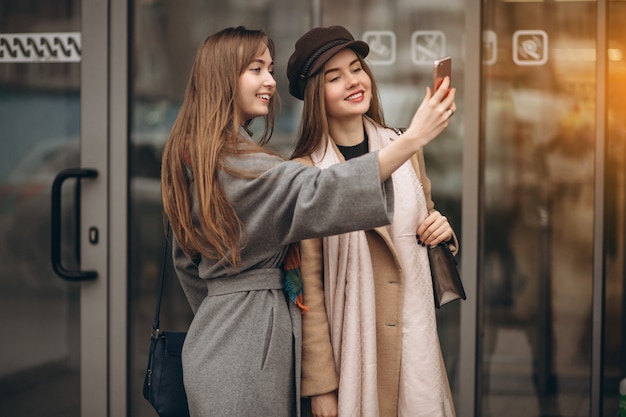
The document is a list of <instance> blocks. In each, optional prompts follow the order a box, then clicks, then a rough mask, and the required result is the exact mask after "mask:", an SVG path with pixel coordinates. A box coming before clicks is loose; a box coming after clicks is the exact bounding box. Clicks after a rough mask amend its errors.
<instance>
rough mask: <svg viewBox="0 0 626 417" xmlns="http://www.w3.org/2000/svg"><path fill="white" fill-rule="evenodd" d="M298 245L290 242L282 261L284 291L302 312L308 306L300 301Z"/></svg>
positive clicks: (300, 283) (300, 278)
mask: <svg viewBox="0 0 626 417" xmlns="http://www.w3.org/2000/svg"><path fill="white" fill-rule="evenodd" d="M300 265H301V262H300V245H299V244H298V243H292V244H291V245H289V249H288V250H287V255H285V260H284V261H283V270H284V271H285V292H286V293H287V296H288V297H289V299H290V300H291V301H293V302H294V303H295V304H296V305H297V306H298V307H300V310H302V313H304V312H306V311H309V308H308V307H307V306H305V305H304V304H303V303H302V275H301V274H300Z"/></svg>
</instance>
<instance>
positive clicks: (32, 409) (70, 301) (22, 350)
mask: <svg viewBox="0 0 626 417" xmlns="http://www.w3.org/2000/svg"><path fill="white" fill-rule="evenodd" d="M94 3H95V2H93V1H84V2H81V1H79V0H65V1H62V2H54V3H50V2H47V1H43V0H40V1H29V2H13V1H0V126H2V140H0V259H1V261H0V263H1V264H2V268H1V269H0V327H1V328H2V331H3V334H4V335H5V341H6V342H5V343H2V344H1V345H0V358H2V359H0V415H3V416H29V415H47V416H55V417H56V416H59V417H61V416H63V417H67V416H87V415H88V416H105V415H107V408H108V407H107V387H106V382H107V350H108V349H107V343H108V338H107V334H108V332H107V326H106V325H107V323H106V316H107V307H106V300H107V299H106V285H107V271H106V259H107V256H106V255H107V253H106V242H107V239H106V235H107V230H106V228H107V224H106V209H103V208H102V207H106V201H107V200H106V198H107V194H106V185H107V183H106V180H105V179H106V177H107V171H106V164H107V160H106V157H107V152H106V151H105V152H102V150H103V149H105V150H106V146H107V145H106V143H107V142H106V140H104V141H102V135H103V133H104V134H106V127H105V128H104V129H103V127H102V125H101V124H100V125H99V124H98V123H97V122H96V123H93V121H94V120H96V118H94V117H89V115H90V113H91V112H92V111H94V110H95V109H96V107H97V102H98V98H97V97H98V96H97V95H95V94H94V91H93V89H92V88H87V90H85V89H82V88H81V86H83V85H85V79H86V77H88V79H89V83H90V85H106V83H104V82H102V81H103V80H104V81H106V77H105V76H103V75H105V74H106V72H102V71H92V70H93V68H97V67H98V64H99V65H100V66H104V67H105V68H106V65H102V64H106V62H105V61H104V60H105V59H106V56H105V55H100V54H98V53H94V52H95V51H94V49H95V50H98V51H99V50H106V29H105V31H104V32H98V30H99V29H102V27H103V26H102V25H101V24H98V23H97V22H88V21H85V19H83V15H81V12H82V11H83V10H85V9H82V8H86V9H87V10H89V8H90V7H92V6H93V4H94ZM103 40H104V48H103V49H100V47H101V46H102V43H103V42H102V41H103ZM88 51H89V52H88ZM96 61H99V62H98V63H96ZM103 71H106V70H103ZM99 88H106V87H99ZM90 90H91V91H90ZM105 92H106V90H105ZM96 94H98V93H96ZM104 97H105V99H104V100H106V94H105V95H104ZM105 102H106V101H105ZM85 103H89V104H88V105H87V106H86V105H85ZM104 116H105V115H104ZM104 119H105V121H104V123H105V124H106V123H107V122H106V117H104ZM83 167H84V168H86V167H89V168H92V169H93V171H91V170H90V171H84V172H88V173H87V174H86V176H85V175H83V174H84V172H83V171H81V172H83V173H82V174H80V175H79V176H85V178H84V179H83V180H82V181H79V180H77V179H75V178H72V176H71V175H68V177H67V180H66V181H63V182H57V183H56V186H55V187H54V188H55V191H56V192H55V194H56V197H57V199H56V200H55V203H54V204H53V203H52V200H53V198H52V193H53V183H54V180H55V177H56V176H57V174H58V173H59V172H65V173H66V174H70V173H71V171H67V170H68V169H71V168H74V169H78V168H83ZM56 203H58V204H56ZM53 207H55V208H56V210H53ZM52 211H55V213H54V214H52V213H51V212H52ZM52 236H54V237H56V238H57V240H56V241H55V242H53V239H52ZM81 242H82V245H81ZM51 258H53V259H54V260H55V261H56V262H52V260H51ZM81 268H82V270H88V271H89V273H87V274H85V276H83V275H82V273H81V272H79V271H82V270H81ZM55 271H56V272H61V273H63V274H64V275H65V279H62V278H61V277H60V276H59V275H58V274H57V273H55ZM82 278H87V280H86V281H85V282H76V281H79V280H80V279H82ZM87 388H88V389H87Z"/></svg>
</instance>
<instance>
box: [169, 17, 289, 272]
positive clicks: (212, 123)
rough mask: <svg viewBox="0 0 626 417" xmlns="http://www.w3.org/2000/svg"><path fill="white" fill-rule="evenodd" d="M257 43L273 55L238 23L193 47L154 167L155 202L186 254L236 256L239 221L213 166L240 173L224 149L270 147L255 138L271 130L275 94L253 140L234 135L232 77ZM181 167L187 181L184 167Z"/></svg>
mask: <svg viewBox="0 0 626 417" xmlns="http://www.w3.org/2000/svg"><path fill="white" fill-rule="evenodd" d="M265 48H267V49H268V50H269V52H270V55H271V56H272V59H273V58H274V54H275V48H274V43H273V41H272V40H271V39H270V38H269V36H268V35H267V34H266V33H265V32H263V31H261V30H249V29H246V28H244V27H242V26H239V27H232V28H226V29H223V30H221V31H219V32H217V33H215V34H213V35H211V36H209V37H208V38H207V39H205V41H204V42H203V43H202V45H201V46H200V48H199V49H198V52H197V54H196V58H195V61H194V64H193V68H192V70H191V75H190V78H189V82H188V84H187V88H186V91H185V95H184V99H183V102H182V104H181V108H180V110H179V113H178V116H177V117H176V120H175V122H174V125H173V127H172V130H171V132H170V135H169V137H168V140H167V142H166V144H165V148H164V150H163V159H162V166H161V198H162V202H163V209H164V212H165V215H166V217H167V220H168V221H169V223H170V225H171V228H172V232H173V234H174V236H175V237H176V240H177V242H178V244H179V245H180V247H181V249H182V250H183V252H185V254H187V255H188V256H191V257H195V256H197V255H198V254H200V255H202V256H205V257H208V258H210V259H219V260H220V261H222V262H225V263H229V264H230V265H231V266H233V267H237V266H238V265H239V263H240V261H241V257H240V252H241V248H240V245H241V244H242V239H243V237H244V236H243V232H244V227H243V224H242V223H241V220H240V219H239V217H238V216H237V213H236V212H235V209H234V207H233V206H232V204H231V203H230V202H229V201H228V199H227V198H226V195H225V193H224V190H223V189H222V187H221V186H220V184H219V182H218V172H219V171H220V170H226V171H228V172H230V173H234V174H237V175H244V176H245V175H247V174H246V173H241V172H233V170H232V169H230V168H229V167H226V166H225V165H224V162H223V158H224V156H225V155H237V154H243V153H250V152H264V153H273V152H271V151H269V150H266V149H265V148H263V145H264V144H265V143H267V141H269V138H270V137H271V135H272V131H273V127H274V115H275V111H274V103H275V101H276V99H277V95H276V94H275V95H274V96H273V97H272V99H271V101H270V105H269V112H268V114H267V115H266V116H264V121H265V125H264V131H263V134H262V136H261V138H260V140H259V143H258V144H254V143H248V142H246V144H245V146H240V145H241V139H240V138H239V139H238V136H237V133H238V130H239V127H240V126H241V125H245V124H247V123H249V122H250V121H247V120H241V119H240V114H241V112H240V104H239V103H238V102H237V99H236V97H238V92H239V77H240V76H241V74H242V73H243V71H244V70H245V69H246V68H247V66H248V65H249V64H250V63H251V62H252V61H253V60H254V59H255V58H256V57H258V56H259V55H261V54H262V53H263V52H264V51H265ZM238 142H239V143H238ZM185 160H186V161H187V162H186V163H185V162H184V161H185ZM189 168H190V169H191V176H192V178H193V180H192V181H190V180H189V175H188V174H186V169H189ZM192 193H195V196H196V200H195V201H196V203H197V205H198V206H197V210H198V217H197V218H196V221H194V217H193V215H192V213H193V209H194V208H193V207H192V204H193V203H194V199H193V198H192Z"/></svg>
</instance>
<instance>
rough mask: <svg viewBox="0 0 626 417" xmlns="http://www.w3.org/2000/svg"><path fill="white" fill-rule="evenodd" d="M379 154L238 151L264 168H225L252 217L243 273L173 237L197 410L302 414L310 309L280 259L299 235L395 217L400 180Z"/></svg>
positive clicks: (187, 366)
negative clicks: (312, 161)
mask: <svg viewBox="0 0 626 417" xmlns="http://www.w3.org/2000/svg"><path fill="white" fill-rule="evenodd" d="M377 156H378V155H377V153H371V154H367V155H364V156H363V157H360V158H356V159H353V160H351V161H349V162H347V163H345V164H338V165H336V166H333V167H331V168H329V169H326V170H319V169H317V168H312V167H307V166H305V165H303V164H301V163H298V162H295V161H288V162H285V161H283V160H281V159H280V158H278V157H275V156H270V155H265V154H260V153H259V154H253V155H248V156H239V157H237V158H232V159H230V160H229V163H232V164H233V166H236V167H238V168H244V169H248V170H252V171H255V172H260V173H262V174H261V175H260V176H259V177H258V178H254V179H250V178H238V177H233V176H230V175H228V174H225V173H222V175H221V177H220V183H221V185H222V186H223V187H224V190H225V192H226V195H227V196H228V198H229V199H230V201H231V202H232V203H233V205H234V207H235V209H236V211H237V214H238V215H239V217H240V219H241V220H242V222H243V223H244V225H245V232H246V242H245V246H244V247H243V249H242V251H241V261H242V265H241V273H239V274H233V272H232V271H230V270H228V269H225V268H224V267H223V266H222V265H220V264H219V263H217V262H215V261H214V260H210V259H206V258H201V259H199V260H195V261H194V260H193V259H190V258H189V257H187V256H186V255H185V254H184V253H183V252H182V251H181V250H180V248H179V246H178V245H177V244H176V241H175V239H174V245H173V257H174V266H175V269H176V272H177V274H178V277H179V279H180V282H181V285H182V287H183V290H184V291H185V294H186V296H187V299H188V301H189V303H190V306H191V308H192V310H193V312H194V319H193V321H192V323H191V325H190V328H189V330H188V333H187V337H186V339H185V344H184V347H183V353H182V360H183V375H184V383H185V390H186V392H187V397H188V401H189V409H190V413H191V416H192V417H199V416H202V417H209V416H211V417H213V416H215V417H230V416H233V417H234V416H241V417H247V416H271V417H293V416H299V415H300V402H299V401H296V399H299V398H300V354H301V312H300V310H299V309H298V307H297V306H296V305H295V304H294V303H292V302H291V301H290V300H289V299H288V298H286V295H285V293H284V290H283V287H284V284H283V282H284V277H283V272H282V270H281V269H280V265H281V263H282V260H283V258H284V255H285V253H286V251H287V248H288V245H289V244H290V243H292V242H298V241H300V240H303V239H309V238H314V237H322V236H326V235H333V234H339V233H345V232H349V231H354V230H362V229H372V228H374V227H378V226H382V225H386V224H389V223H390V222H391V220H392V215H393V188H392V183H391V181H386V182H385V183H383V184H382V185H381V183H380V179H379V171H378V159H377ZM355 179H357V180H355ZM305 314H306V313H305Z"/></svg>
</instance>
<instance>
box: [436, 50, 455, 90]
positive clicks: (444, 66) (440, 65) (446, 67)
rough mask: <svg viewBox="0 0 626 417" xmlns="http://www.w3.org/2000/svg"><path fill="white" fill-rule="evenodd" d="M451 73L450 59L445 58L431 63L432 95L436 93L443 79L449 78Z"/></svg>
mask: <svg viewBox="0 0 626 417" xmlns="http://www.w3.org/2000/svg"><path fill="white" fill-rule="evenodd" d="M451 73H452V58H451V57H449V56H447V57H445V58H441V59H437V60H435V62H434V63H433V93H434V92H435V91H437V89H438V88H439V86H440V85H441V83H442V82H443V79H444V78H446V77H451V75H452V74H451Z"/></svg>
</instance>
